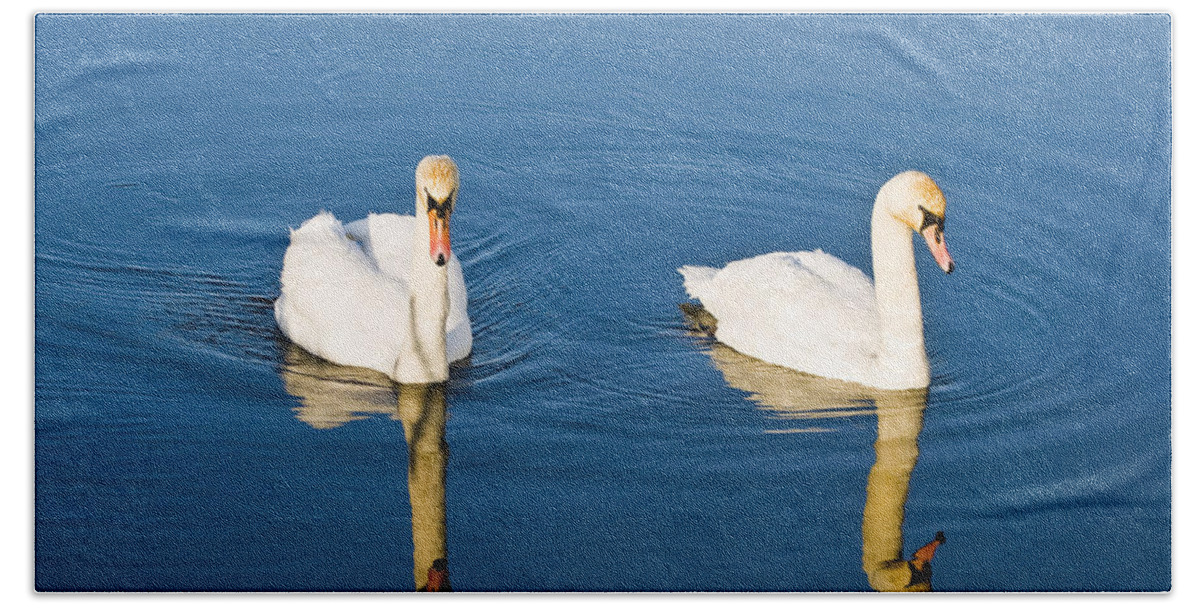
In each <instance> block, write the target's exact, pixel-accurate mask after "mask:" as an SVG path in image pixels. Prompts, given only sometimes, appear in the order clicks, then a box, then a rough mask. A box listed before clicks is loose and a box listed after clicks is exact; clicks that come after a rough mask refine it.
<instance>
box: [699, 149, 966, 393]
mask: <svg viewBox="0 0 1200 608" xmlns="http://www.w3.org/2000/svg"><path fill="white" fill-rule="evenodd" d="M945 209H946V201H945V197H944V196H943V195H942V192H941V190H940V189H939V188H938V187H937V184H935V183H934V182H933V180H932V179H930V178H929V176H927V175H925V174H924V173H920V172H917V171H908V172H905V173H901V174H900V175H897V176H896V177H894V178H892V179H891V180H889V181H888V182H887V183H886V184H884V186H883V187H882V188H881V189H880V191H879V195H878V196H877V197H876V201H875V209H874V212H873V213H872V220H871V244H872V260H873V265H874V270H875V282H874V283H872V281H871V280H870V279H868V278H867V276H866V275H865V274H864V273H863V272H862V271H861V270H859V269H857V268H854V267H852V266H850V265H849V264H846V263H845V262H843V261H841V260H839V259H837V258H836V257H834V256H831V255H829V254H827V253H824V252H822V251H821V250H819V249H818V250H816V251H802V252H776V253H768V254H765V255H760V256H757V257H753V258H749V259H745V260H739V261H736V262H732V263H730V264H728V265H727V266H725V267H724V268H722V269H717V268H711V267H706V266H684V267H682V268H680V269H679V273H680V274H682V275H683V284H684V288H685V289H686V290H687V292H688V295H689V296H691V297H693V298H696V299H697V300H700V302H701V303H702V304H703V305H704V308H705V309H706V310H707V311H708V312H709V313H710V314H711V315H712V316H713V317H715V318H716V320H717V327H716V332H715V337H716V338H717V340H719V341H721V342H723V343H725V344H726V345H728V346H730V347H731V348H733V349H734V350H737V351H739V352H741V353H743V354H746V355H750V356H752V357H755V358H758V359H761V360H763V361H766V362H768V363H773V364H775V365H780V366H783V367H788V368H791V369H795V370H799V371H802V372H807V373H810V374H814V375H818V376H824V377H828V378H835V379H838V380H845V381H850V382H857V383H859V384H863V385H866V386H871V387H877V388H885V389H907V388H920V387H925V386H928V385H929V364H928V361H927V360H926V356H925V339H924V326H923V320H922V317H921V299H920V293H919V291H918V288H917V272H916V265H915V261H914V256H913V246H912V232H913V231H916V232H919V233H920V234H921V235H922V236H924V237H925V239H926V241H927V244H928V245H929V248H930V251H931V252H932V253H933V255H934V259H935V260H936V261H937V263H938V265H939V266H941V268H942V270H944V271H945V272H947V273H949V272H951V271H952V270H953V268H954V262H953V261H952V260H951V258H950V254H949V251H948V250H947V249H946V241H945V235H944V224H945Z"/></svg>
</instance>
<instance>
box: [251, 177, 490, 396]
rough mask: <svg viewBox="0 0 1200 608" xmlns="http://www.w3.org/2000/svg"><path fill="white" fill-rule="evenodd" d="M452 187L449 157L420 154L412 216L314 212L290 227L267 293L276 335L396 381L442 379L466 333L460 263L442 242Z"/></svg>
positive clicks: (465, 351)
mask: <svg viewBox="0 0 1200 608" xmlns="http://www.w3.org/2000/svg"><path fill="white" fill-rule="evenodd" d="M457 187H458V172H457V167H455V166H454V163H453V161H452V160H450V158H449V157H445V156H431V157H427V158H426V159H424V160H422V161H421V164H420V165H418V168H417V199H416V205H417V216H409V215H397V214H393V213H384V214H370V215H368V216H367V218H365V219H362V220H358V221H356V222H351V223H349V224H343V223H342V222H340V221H338V219H337V218H335V217H334V216H333V215H332V214H330V213H327V212H321V213H319V214H317V215H316V216H315V217H313V218H311V219H309V220H307V221H305V222H304V223H303V224H302V225H301V226H300V228H298V229H296V230H294V231H292V233H291V244H290V245H289V246H288V249H287V252H286V253H285V254H284V259H283V271H282V273H281V275H280V284H281V289H280V291H281V295H280V296H279V299H277V300H276V301H275V320H276V322H277V323H278V325H279V328H280V330H282V331H283V333H284V335H286V336H287V337H288V339H290V340H291V341H293V342H295V343H296V344H297V345H299V346H301V347H303V348H304V349H305V350H307V351H309V352H311V353H313V354H315V355H317V356H319V357H321V358H323V359H327V360H329V361H331V362H333V363H337V364H340V365H353V366H359V367H365V368H370V369H374V370H377V371H380V372H382V373H384V374H387V375H388V376H390V377H391V378H392V379H393V380H396V381H397V382H402V383H430V382H442V381H445V380H446V379H448V377H449V363H450V362H451V361H457V360H459V359H463V358H465V357H467V355H469V354H470V352H471V341H472V338H471V322H470V319H469V318H468V317H467V310H466V309H467V292H466V284H465V282H464V281H463V274H462V265H461V264H460V263H459V261H458V259H457V257H456V256H454V254H453V253H452V252H451V251H450V247H449V217H450V210H451V209H452V208H453V205H454V202H455V200H454V199H455V195H456V192H457ZM421 216H427V218H426V217H421ZM443 216H444V217H443ZM426 219H428V221H425V220H426Z"/></svg>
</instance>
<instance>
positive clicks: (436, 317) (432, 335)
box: [395, 205, 450, 383]
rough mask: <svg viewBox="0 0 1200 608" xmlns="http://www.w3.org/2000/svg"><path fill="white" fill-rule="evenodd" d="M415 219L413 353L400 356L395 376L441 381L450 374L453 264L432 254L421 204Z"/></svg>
mask: <svg viewBox="0 0 1200 608" xmlns="http://www.w3.org/2000/svg"><path fill="white" fill-rule="evenodd" d="M416 220H417V221H416V222H415V224H416V226H415V229H414V230H413V238H412V255H411V258H410V259H411V262H410V264H411V265H410V267H409V273H408V286H409V289H410V294H409V298H410V299H409V306H410V307H411V311H410V312H411V314H410V315H409V319H411V321H410V322H411V323H412V327H410V328H409V329H410V331H411V334H412V338H413V340H412V341H413V352H411V353H405V355H404V356H401V357H400V359H399V360H398V361H397V365H396V374H395V376H396V379H397V380H399V381H400V382H410V383H423V382H442V381H445V380H446V379H448V378H449V377H450V365H449V363H448V362H447V361H446V318H447V317H449V316H450V294H449V292H448V280H447V276H446V269H447V268H448V267H449V265H450V264H449V262H448V261H447V263H446V265H444V266H438V265H437V264H436V263H434V261H433V259H431V258H430V257H429V222H428V221H427V218H426V217H425V213H424V209H421V208H420V205H418V209H417V218H416Z"/></svg>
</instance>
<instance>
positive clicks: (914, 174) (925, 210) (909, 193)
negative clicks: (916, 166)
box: [878, 171, 954, 274]
mask: <svg viewBox="0 0 1200 608" xmlns="http://www.w3.org/2000/svg"><path fill="white" fill-rule="evenodd" d="M878 200H879V202H880V203H883V205H884V208H885V209H886V210H887V212H888V213H889V214H891V216H892V217H894V218H896V220H897V221H899V222H900V223H902V224H904V225H905V226H908V227H909V228H912V229H913V231H915V232H917V233H918V234H920V235H921V236H922V237H924V239H925V244H926V245H928V246H929V252H930V253H932V254H933V259H934V261H936V262H937V265H938V267H939V268H941V269H942V270H943V271H944V272H945V273H946V274H950V273H951V272H954V260H953V259H952V258H951V257H950V250H949V249H947V247H946V196H945V195H943V194H942V189H941V188H939V187H938V185H937V183H936V182H934V181H933V178H931V177H929V176H928V175H925V174H924V173H921V172H920V171H905V172H904V173H901V174H899V175H897V176H895V177H893V178H892V179H890V180H888V181H887V183H886V184H884V185H883V187H882V188H880V189H879V197H878Z"/></svg>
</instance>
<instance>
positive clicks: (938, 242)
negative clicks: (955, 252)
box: [921, 225, 954, 274]
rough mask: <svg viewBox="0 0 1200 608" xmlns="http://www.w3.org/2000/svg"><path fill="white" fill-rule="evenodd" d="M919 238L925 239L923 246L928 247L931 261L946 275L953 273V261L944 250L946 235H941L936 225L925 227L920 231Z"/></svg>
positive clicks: (947, 251) (946, 250)
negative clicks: (931, 257)
mask: <svg viewBox="0 0 1200 608" xmlns="http://www.w3.org/2000/svg"><path fill="white" fill-rule="evenodd" d="M921 236H923V237H925V244H926V245H929V253H932V254H933V260H934V261H935V262H937V265H938V267H939V268H941V269H942V271H943V272H945V273H946V274H950V273H952V272H954V260H953V259H952V258H951V257H950V250H949V249H947V248H946V235H945V234H943V233H942V230H941V228H939V227H938V226H936V225H931V226H926V227H925V228H924V229H923V230H921Z"/></svg>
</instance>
